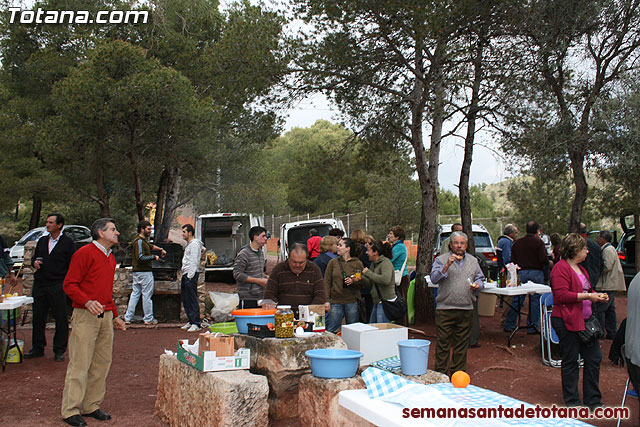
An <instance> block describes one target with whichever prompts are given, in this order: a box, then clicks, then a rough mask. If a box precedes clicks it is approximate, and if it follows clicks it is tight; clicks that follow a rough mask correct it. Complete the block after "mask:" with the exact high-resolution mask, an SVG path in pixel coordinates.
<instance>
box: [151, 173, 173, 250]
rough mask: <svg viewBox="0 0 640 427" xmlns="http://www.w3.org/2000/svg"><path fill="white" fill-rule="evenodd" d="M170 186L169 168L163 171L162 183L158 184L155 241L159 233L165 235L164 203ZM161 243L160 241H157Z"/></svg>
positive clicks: (154, 222) (154, 223) (161, 175)
mask: <svg viewBox="0 0 640 427" xmlns="http://www.w3.org/2000/svg"><path fill="white" fill-rule="evenodd" d="M168 186H169V173H168V171H167V166H165V167H164V168H163V169H162V173H161V174H160V182H159V183H158V193H157V194H156V215H155V217H154V218H153V225H154V227H155V228H154V241H156V236H157V235H158V233H160V234H163V233H164V231H163V230H162V217H163V215H164V201H165V199H166V198H167V188H168ZM157 241H160V240H157Z"/></svg>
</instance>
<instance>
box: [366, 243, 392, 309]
mask: <svg viewBox="0 0 640 427" xmlns="http://www.w3.org/2000/svg"><path fill="white" fill-rule="evenodd" d="M362 281H363V282H364V284H365V285H366V286H367V287H371V298H373V303H374V304H378V303H379V302H380V300H381V298H380V295H378V290H377V289H376V286H375V285H378V288H380V292H381V293H382V299H385V300H391V299H393V298H395V296H396V279H395V276H394V273H393V264H391V261H389V258H387V257H386V256H384V255H380V257H379V258H378V261H376V262H372V263H371V267H369V270H368V271H367V272H366V273H365V274H363V275H362Z"/></svg>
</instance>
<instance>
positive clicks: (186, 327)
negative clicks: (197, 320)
mask: <svg viewBox="0 0 640 427" xmlns="http://www.w3.org/2000/svg"><path fill="white" fill-rule="evenodd" d="M190 327H191V323H189V322H187V324H186V325H183V326H181V327H180V329H184V330H187V329H189V328H190Z"/></svg>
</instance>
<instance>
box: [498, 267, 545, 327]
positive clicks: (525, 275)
mask: <svg viewBox="0 0 640 427" xmlns="http://www.w3.org/2000/svg"><path fill="white" fill-rule="evenodd" d="M518 274H519V276H520V282H522V283H526V282H528V281H532V282H534V283H544V272H543V271H542V270H520V272H519V273H518ZM525 298H526V295H518V296H515V297H513V300H512V302H511V305H513V306H514V307H522V304H523V303H524V300H525ZM517 320H518V314H517V313H516V311H515V310H514V309H513V308H511V309H509V314H508V315H507V320H506V321H505V322H504V328H505V329H506V330H508V331H512V330H514V329H515V328H516V322H517ZM539 324H540V294H530V295H529V315H528V316H527V331H528V332H534V331H535V330H536V329H538V325H539Z"/></svg>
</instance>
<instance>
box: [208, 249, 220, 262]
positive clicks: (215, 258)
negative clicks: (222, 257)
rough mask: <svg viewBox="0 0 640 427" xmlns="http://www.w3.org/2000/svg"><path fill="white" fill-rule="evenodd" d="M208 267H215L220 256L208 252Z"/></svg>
mask: <svg viewBox="0 0 640 427" xmlns="http://www.w3.org/2000/svg"><path fill="white" fill-rule="evenodd" d="M206 255H207V265H215V264H216V262H217V261H218V255H216V253H215V252H214V251H207V254H206Z"/></svg>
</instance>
